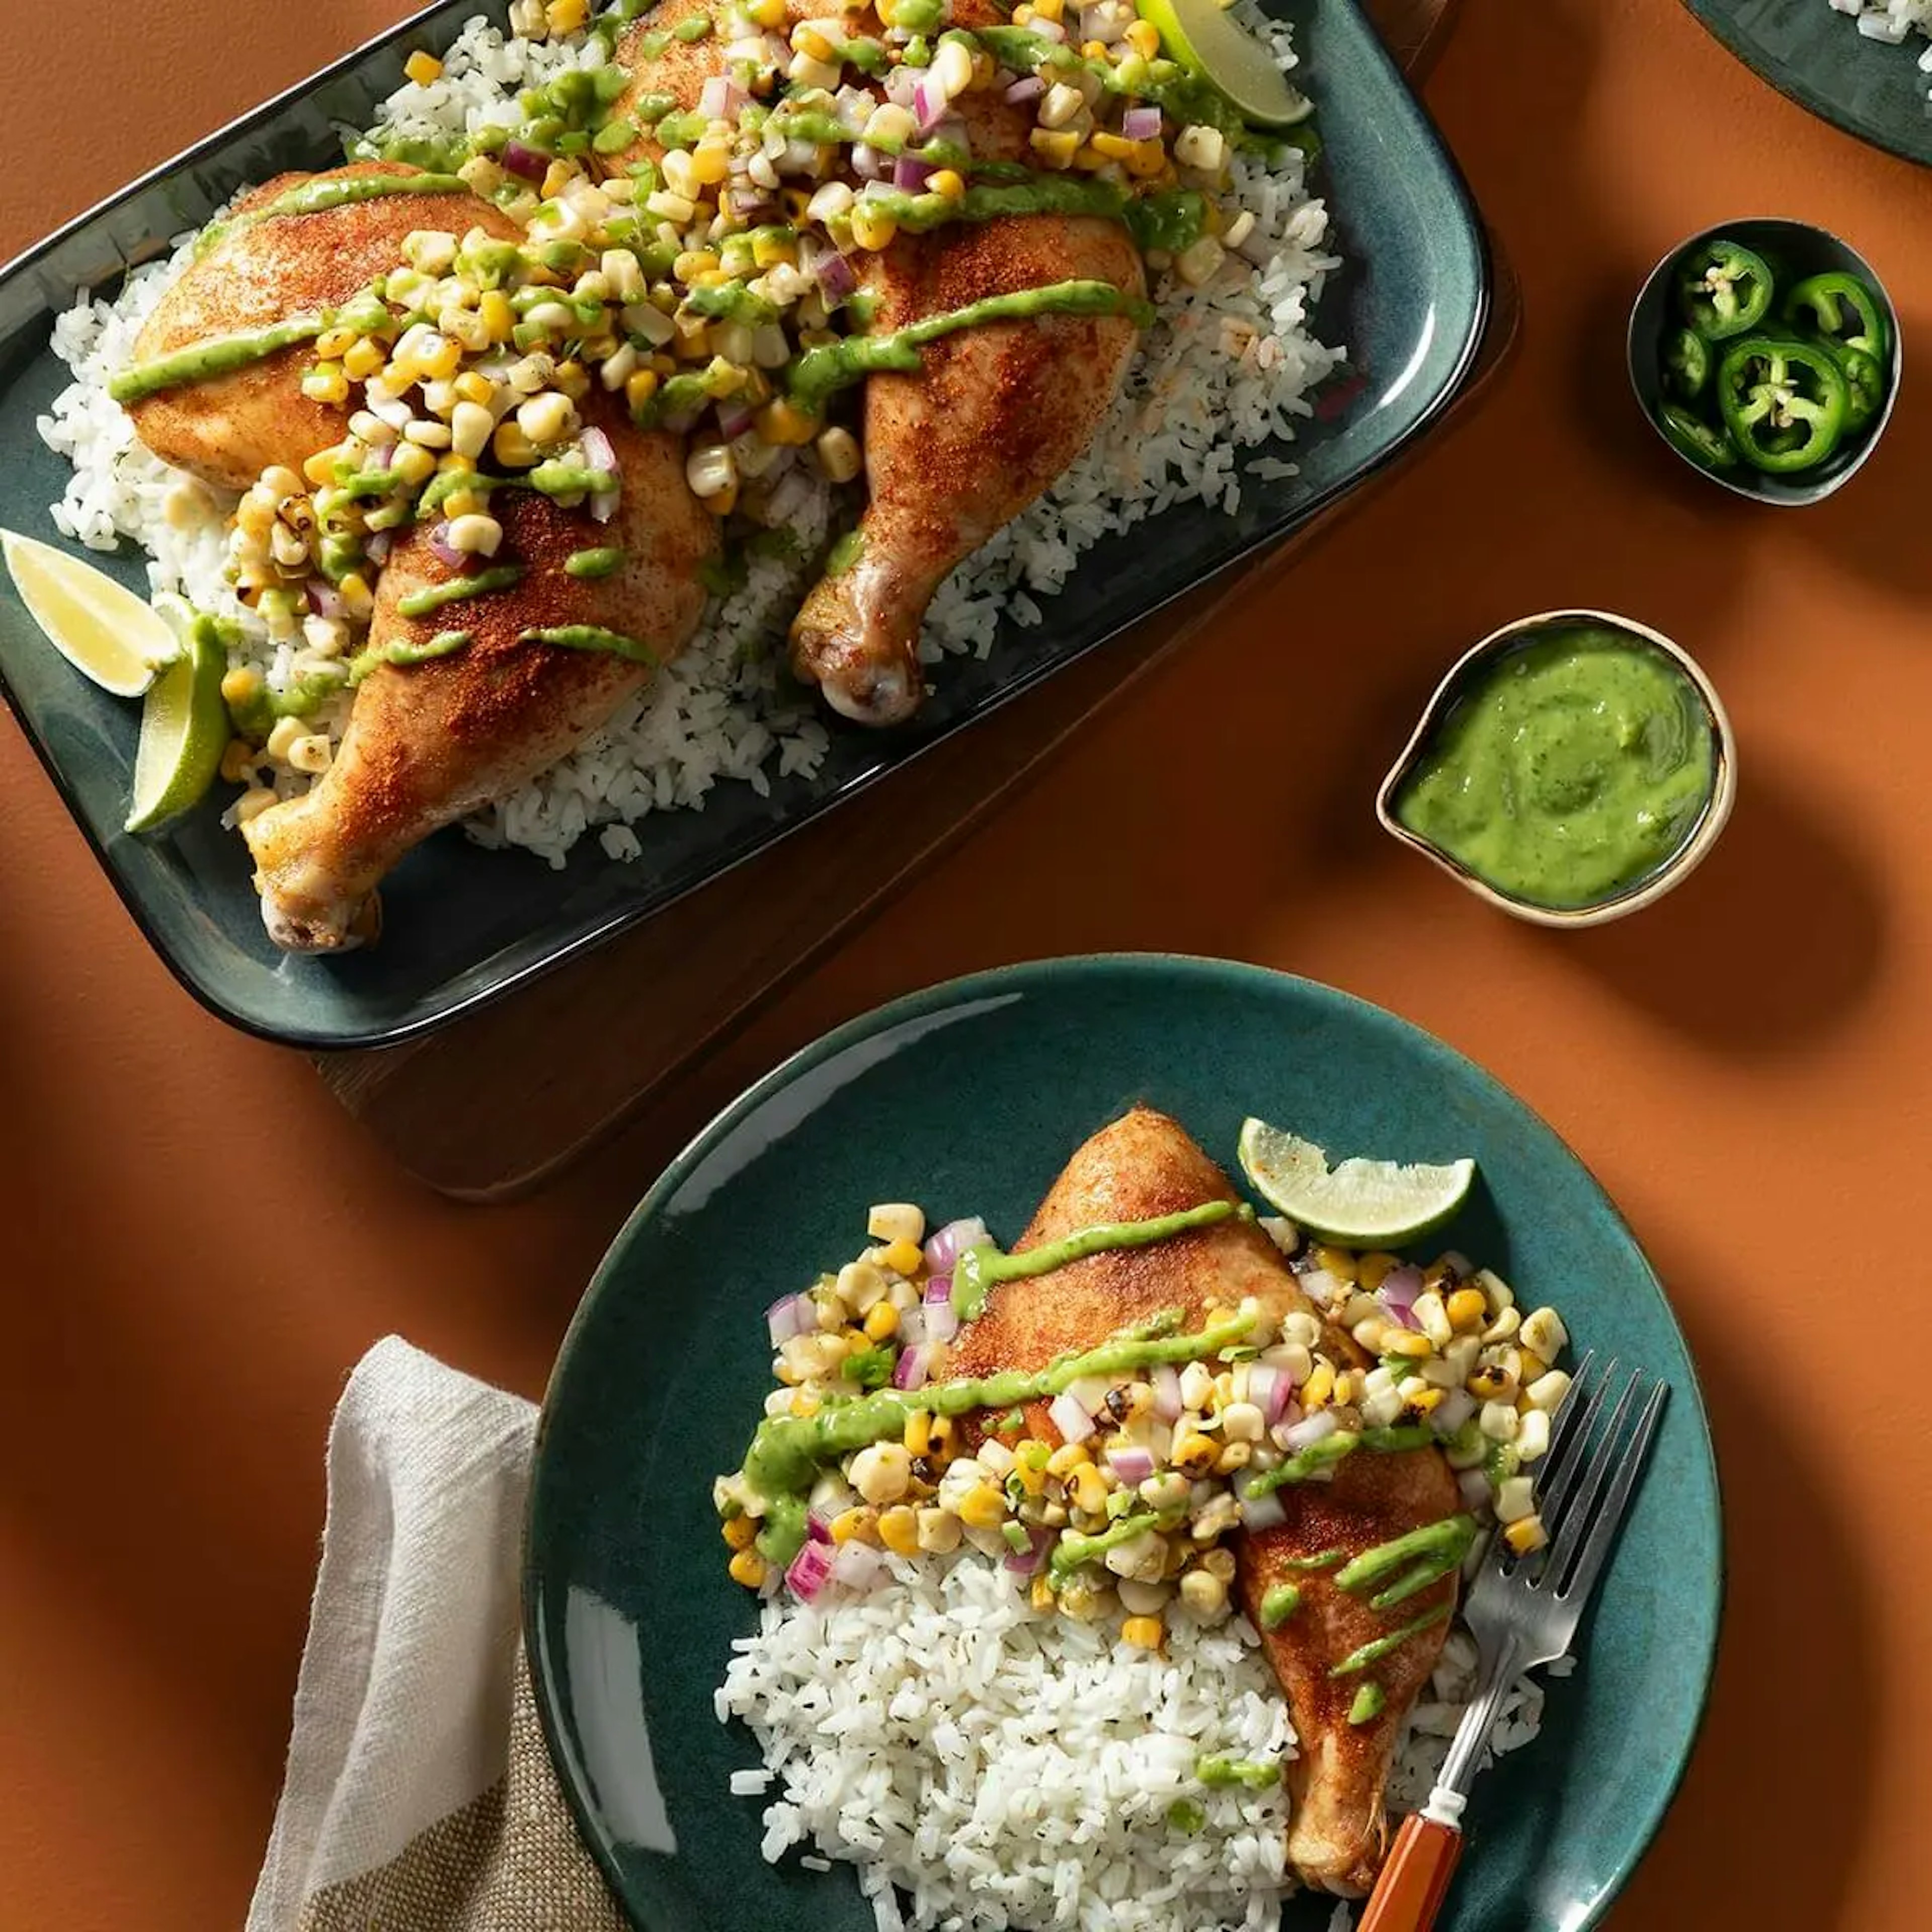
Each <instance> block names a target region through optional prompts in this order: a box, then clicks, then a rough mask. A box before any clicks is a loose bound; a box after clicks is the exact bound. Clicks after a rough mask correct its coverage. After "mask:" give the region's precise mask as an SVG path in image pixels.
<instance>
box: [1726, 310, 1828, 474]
mask: <svg viewBox="0 0 1932 1932" xmlns="http://www.w3.org/2000/svg"><path fill="white" fill-rule="evenodd" d="M1718 412H1719V413H1720V414H1721V416H1723V418H1724V427H1725V428H1726V429H1727V431H1730V438H1731V441H1732V442H1733V443H1734V444H1735V445H1736V447H1737V452H1738V454H1739V455H1740V456H1741V457H1742V458H1743V459H1744V460H1745V462H1747V463H1749V464H1750V465H1751V466H1752V468H1754V469H1761V470H1763V471H1765V472H1766V473H1767V474H1769V475H1790V474H1791V473H1792V472H1794V471H1796V470H1801V469H1815V468H1816V467H1817V466H1818V465H1819V464H1820V463H1823V461H1825V460H1826V458H1828V457H1829V456H1830V455H1832V452H1833V451H1835V449H1837V448H1838V446H1839V444H1840V443H1841V442H1842V441H1843V439H1844V436H1845V432H1846V426H1847V420H1848V419H1849V415H1850V412H1851V398H1850V392H1849V387H1848V386H1847V384H1846V380H1845V377H1844V374H1843V371H1842V370H1841V369H1840V368H1839V366H1838V358H1837V357H1836V356H1834V355H1833V354H1832V352H1831V350H1829V349H1827V348H1826V347H1823V344H1818V343H1811V342H1799V341H1791V340H1788V339H1787V338H1784V337H1781V336H1774V335H1748V336H1746V337H1745V338H1743V340H1742V341H1739V342H1735V343H1733V344H1730V346H1729V347H1727V349H1726V350H1725V352H1724V360H1723V361H1722V362H1721V363H1720V364H1719V365H1718Z"/></svg>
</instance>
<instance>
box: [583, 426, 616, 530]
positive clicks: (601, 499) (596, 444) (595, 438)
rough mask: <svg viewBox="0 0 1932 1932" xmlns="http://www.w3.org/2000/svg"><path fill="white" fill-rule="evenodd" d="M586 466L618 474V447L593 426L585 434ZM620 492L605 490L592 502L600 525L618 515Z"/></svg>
mask: <svg viewBox="0 0 1932 1932" xmlns="http://www.w3.org/2000/svg"><path fill="white" fill-rule="evenodd" d="M583 466H584V467H585V469H601V470H604V471H607V472H608V473H609V474H610V475H613V476H615V475H617V474H618V468H617V450H616V445H615V444H614V443H612V442H611V440H610V438H609V437H607V436H606V435H605V434H604V432H603V431H601V429H598V428H596V427H595V425H592V427H591V428H589V429H586V431H584V432H583ZM617 497H618V492H617V491H616V490H603V491H601V492H600V493H598V495H596V496H592V498H591V499H590V514H591V515H592V517H595V519H596V520H597V521H598V523H608V522H609V521H610V519H611V518H612V517H614V516H615V515H616V514H617Z"/></svg>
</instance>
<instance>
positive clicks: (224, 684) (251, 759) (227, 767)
mask: <svg viewBox="0 0 1932 1932" xmlns="http://www.w3.org/2000/svg"><path fill="white" fill-rule="evenodd" d="M236 675H237V673H236V672H234V671H230V672H229V673H228V677H225V678H223V679H222V680H221V694H222V696H223V697H226V696H227V695H228V679H229V678H232V677H234V676H236ZM251 675H254V673H251ZM254 763H255V748H254V745H251V744H250V743H249V742H248V739H246V738H231V739H229V741H228V742H227V744H226V746H225V747H224V748H223V751H222V754H221V775H222V776H223V778H226V780H227V781H228V782H229V784H240V783H241V782H242V780H243V779H244V778H246V777H247V776H248V773H249V772H250V770H251V769H252V768H253V766H254Z"/></svg>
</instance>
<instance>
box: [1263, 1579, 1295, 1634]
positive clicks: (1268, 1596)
mask: <svg viewBox="0 0 1932 1932" xmlns="http://www.w3.org/2000/svg"><path fill="white" fill-rule="evenodd" d="M1299 1609H1301V1586H1300V1585H1299V1584H1296V1583H1277V1584H1276V1585H1275V1586H1274V1588H1273V1589H1270V1590H1267V1591H1264V1592H1262V1629H1263V1630H1265V1631H1274V1630H1280V1628H1281V1627H1282V1625H1283V1624H1285V1623H1286V1622H1287V1621H1288V1620H1289V1618H1290V1617H1292V1616H1294V1614H1295V1612H1296V1611H1297V1610H1299Z"/></svg>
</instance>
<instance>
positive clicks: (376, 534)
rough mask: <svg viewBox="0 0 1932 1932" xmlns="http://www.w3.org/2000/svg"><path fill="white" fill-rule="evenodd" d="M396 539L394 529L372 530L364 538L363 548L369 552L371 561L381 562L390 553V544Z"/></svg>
mask: <svg viewBox="0 0 1932 1932" xmlns="http://www.w3.org/2000/svg"><path fill="white" fill-rule="evenodd" d="M395 540H396V533H395V531H394V530H371V532H369V534H368V535H367V536H366V537H365V538H363V539H362V547H363V548H364V549H365V550H367V551H368V553H369V561H370V562H371V563H380V562H382V561H383V558H385V557H386V556H388V555H389V546H390V545H391V544H392V543H394V542H395Z"/></svg>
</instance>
